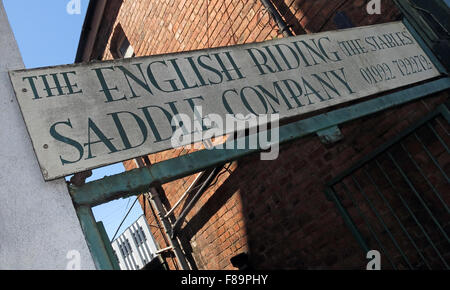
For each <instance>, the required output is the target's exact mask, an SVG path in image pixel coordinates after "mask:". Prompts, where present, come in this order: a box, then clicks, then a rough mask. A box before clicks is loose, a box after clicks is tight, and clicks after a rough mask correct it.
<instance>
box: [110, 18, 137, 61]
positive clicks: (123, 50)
mask: <svg viewBox="0 0 450 290" xmlns="http://www.w3.org/2000/svg"><path fill="white" fill-rule="evenodd" d="M110 50H111V54H112V55H113V57H114V58H129V57H134V56H135V53H134V49H133V47H132V46H131V44H130V41H129V40H128V38H127V36H126V34H125V32H124V31H123V29H122V26H121V25H120V24H118V25H117V26H116V27H115V28H114V33H113V36H112V38H111V47H110Z"/></svg>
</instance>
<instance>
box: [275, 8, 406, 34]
mask: <svg viewBox="0 0 450 290" xmlns="http://www.w3.org/2000/svg"><path fill="white" fill-rule="evenodd" d="M273 3H274V6H275V7H276V8H277V9H278V11H279V12H280V14H281V15H282V16H283V18H284V19H285V21H286V22H287V23H288V25H290V27H291V28H292V30H293V32H294V34H295V35H299V34H305V33H317V32H321V31H329V30H336V29H340V28H342V23H340V22H342V21H344V22H347V23H355V24H357V26H364V25H372V24H376V23H383V22H387V21H395V20H398V19H399V18H400V12H399V11H398V9H397V7H396V5H395V3H393V1H383V2H382V12H381V14H379V15H377V14H374V15H369V14H368V13H367V10H366V5H367V1H365V0H334V1H330V0H314V1H310V0H273ZM343 18H344V19H343Z"/></svg>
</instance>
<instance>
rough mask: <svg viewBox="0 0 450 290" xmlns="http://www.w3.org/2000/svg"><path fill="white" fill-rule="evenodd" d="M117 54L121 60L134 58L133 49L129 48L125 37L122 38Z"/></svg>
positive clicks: (129, 45)
mask: <svg viewBox="0 0 450 290" xmlns="http://www.w3.org/2000/svg"><path fill="white" fill-rule="evenodd" d="M117 53H118V55H119V56H120V57H121V58H129V57H134V56H135V54H134V49H133V47H132V46H131V44H130V42H129V41H128V38H126V37H124V38H123V40H122V43H121V44H120V46H119V49H118V51H117Z"/></svg>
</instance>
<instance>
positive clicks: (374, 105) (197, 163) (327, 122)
mask: <svg viewBox="0 0 450 290" xmlns="http://www.w3.org/2000/svg"><path fill="white" fill-rule="evenodd" d="M404 23H405V25H406V26H407V27H408V29H409V30H410V32H411V33H412V34H413V36H414V37H415V38H416V40H417V41H418V43H419V44H420V45H421V46H422V48H423V49H424V51H425V52H426V53H427V54H428V56H429V58H430V59H431V61H432V62H433V63H434V64H435V66H436V67H437V68H438V70H439V71H440V72H441V73H442V75H443V77H442V78H439V79H434V80H431V81H428V82H426V83H423V84H420V85H417V86H413V87H409V88H406V89H403V90H401V91H397V92H394V93H390V94H386V95H384V96H381V97H378V98H375V99H372V100H369V101H364V102H361V103H358V104H355V105H352V106H348V107H345V108H341V109H337V110H334V111H331V112H328V113H323V114H320V115H317V116H313V117H310V118H307V119H304V120H300V121H297V122H293V123H289V124H287V125H284V126H282V127H280V128H279V143H280V144H283V143H287V142H291V141H294V140H297V139H299V138H302V137H305V136H307V135H310V134H314V133H317V132H319V131H323V130H327V129H329V128H332V127H334V126H338V125H340V124H343V123H346V122H349V121H352V120H355V119H358V118H361V117H364V116H368V115H371V114H374V113H377V112H381V111H383V110H386V109H389V108H392V107H394V106H398V105H401V104H405V103H407V102H411V101H414V100H418V99H420V98H423V97H426V96H428V95H432V94H435V93H438V92H441V91H444V90H447V89H449V88H450V78H449V77H448V76H447V73H446V70H445V68H444V67H443V66H442V64H441V63H440V62H439V61H438V59H437V58H436V57H435V56H434V54H433V53H432V51H431V50H430V49H429V47H428V46H427V45H426V44H425V42H424V41H423V40H422V38H421V37H420V36H419V34H418V33H417V32H416V30H415V29H414V27H413V26H412V25H411V24H410V23H409V22H408V21H407V20H404ZM252 137H253V136H247V137H245V138H244V139H246V142H247V141H248V140H249V139H250V138H252ZM244 144H247V143H244ZM225 147H226V146H225ZM262 150H263V149H262V148H260V147H258V148H256V149H221V148H213V149H211V150H202V151H197V152H194V153H191V154H188V155H184V156H181V157H178V158H174V159H169V160H166V161H162V162H159V163H156V164H154V165H152V166H151V167H149V168H139V169H134V170H130V171H127V172H124V173H121V174H117V175H113V176H109V177H105V178H103V179H100V180H97V181H93V182H89V183H87V184H84V185H82V186H79V187H77V186H74V185H69V192H70V194H71V197H72V200H73V203H74V206H75V209H76V211H77V214H78V218H79V220H80V223H81V227H82V229H83V232H84V235H85V237H86V241H87V244H88V246H89V249H90V251H91V254H92V256H93V259H94V262H95V265H96V267H97V269H101V270H116V269H119V265H118V261H117V258H116V257H115V255H114V254H113V250H112V247H111V244H110V243H109V240H108V239H107V237H106V233H105V231H104V228H103V225H102V224H101V223H100V224H97V222H96V221H95V218H94V216H93V214H92V210H91V208H92V207H94V206H97V205H100V204H102V203H106V202H109V201H112V200H115V199H119V198H126V197H129V196H133V195H134V196H136V195H139V194H141V193H145V192H147V191H148V190H149V188H150V187H151V186H152V185H155V184H164V183H168V182H171V181H174V180H177V179H180V178H183V177H186V176H189V175H192V174H194V173H197V172H200V171H203V170H205V169H208V168H212V167H215V166H218V165H220V164H224V163H228V162H231V161H234V160H237V159H239V158H242V157H244V156H246V155H249V154H252V153H257V152H260V151H262Z"/></svg>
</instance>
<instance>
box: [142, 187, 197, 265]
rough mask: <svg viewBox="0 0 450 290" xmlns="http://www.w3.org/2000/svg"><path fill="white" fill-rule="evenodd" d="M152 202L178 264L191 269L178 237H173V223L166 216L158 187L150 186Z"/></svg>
mask: <svg viewBox="0 0 450 290" xmlns="http://www.w3.org/2000/svg"><path fill="white" fill-rule="evenodd" d="M149 193H150V203H151V204H152V206H153V208H155V209H156V213H157V215H158V216H159V218H160V220H161V222H162V225H163V228H164V231H165V233H166V235H167V237H168V239H169V245H170V247H172V248H173V252H174V253H175V258H176V259H177V262H178V265H180V267H181V269H182V270H189V269H190V268H189V265H188V263H187V261H186V257H185V256H184V254H183V252H182V251H181V247H180V244H179V243H178V240H177V239H176V238H172V225H171V224H170V222H169V221H168V220H167V218H166V217H165V215H166V214H165V212H166V211H165V209H164V207H163V205H162V202H161V199H160V198H159V195H158V192H157V190H156V188H154V187H152V188H150V192H149Z"/></svg>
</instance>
